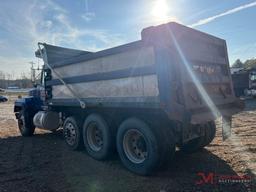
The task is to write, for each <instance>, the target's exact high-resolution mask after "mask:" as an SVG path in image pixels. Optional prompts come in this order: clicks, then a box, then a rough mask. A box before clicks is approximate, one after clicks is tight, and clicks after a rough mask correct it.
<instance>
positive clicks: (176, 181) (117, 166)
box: [0, 131, 246, 192]
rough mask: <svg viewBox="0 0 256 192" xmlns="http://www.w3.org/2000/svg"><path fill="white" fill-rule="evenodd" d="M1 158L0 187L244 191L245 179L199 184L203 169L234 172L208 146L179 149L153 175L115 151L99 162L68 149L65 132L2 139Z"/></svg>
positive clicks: (0, 188) (206, 172) (65, 189)
mask: <svg viewBox="0 0 256 192" xmlns="http://www.w3.org/2000/svg"><path fill="white" fill-rule="evenodd" d="M0 157H1V158H0V191H37V192H39V191H86V192H94V191H110V192H114V191H187V192H189V191H232V192H235V191H246V189H245V186H244V185H243V184H218V185H215V184H210V183H208V184H202V185H196V182H197V181H199V180H200V179H201V177H199V176H198V175H197V174H198V173H199V172H202V173H204V174H206V176H208V174H209V173H214V174H225V175H236V173H235V171H233V170H232V168H231V167H230V166H229V165H228V164H227V163H226V162H225V161H223V160H222V159H220V158H219V157H217V156H216V155H214V154H212V153H211V152H209V151H207V150H202V151H201V152H197V153H194V154H190V155H188V154H183V153H181V152H179V151H177V153H176V157H175V159H174V160H173V161H172V162H169V164H168V165H167V166H166V167H165V169H163V170H160V171H159V172H157V173H155V175H153V176H150V177H142V176H137V175H134V174H132V173H130V172H129V171H127V170H126V169H124V168H123V166H122V164H121V162H120V160H119V159H118V156H117V155H116V156H115V157H113V159H112V160H108V161H104V162H99V161H96V160H94V159H92V158H90V157H89V156H88V155H87V154H86V153H85V152H83V151H70V150H69V149H68V148H67V147H66V145H65V143H64V142H63V140H62V133H61V131H58V132H57V133H54V134H53V133H45V134H37V135H35V136H34V137H32V138H24V137H9V138H5V139H0Z"/></svg>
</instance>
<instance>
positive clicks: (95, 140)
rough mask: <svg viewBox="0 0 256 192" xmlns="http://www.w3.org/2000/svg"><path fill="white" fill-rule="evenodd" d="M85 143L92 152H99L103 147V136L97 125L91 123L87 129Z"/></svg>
mask: <svg viewBox="0 0 256 192" xmlns="http://www.w3.org/2000/svg"><path fill="white" fill-rule="evenodd" d="M86 137H87V142H88V145H89V147H90V148H91V149H92V150H93V151H100V150H101V149H102V147H103V134H102V131H101V130H100V129H99V127H98V125H97V124H96V123H95V122H93V123H90V124H89V125H88V127H87V132H86Z"/></svg>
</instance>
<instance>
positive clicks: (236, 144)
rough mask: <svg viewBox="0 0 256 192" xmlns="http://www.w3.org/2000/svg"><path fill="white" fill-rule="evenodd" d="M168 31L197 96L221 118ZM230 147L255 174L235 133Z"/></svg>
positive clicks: (246, 153)
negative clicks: (238, 153) (196, 90)
mask: <svg viewBox="0 0 256 192" xmlns="http://www.w3.org/2000/svg"><path fill="white" fill-rule="evenodd" d="M168 31H169V32H170V36H171V38H172V41H173V42H174V45H175V48H176V50H177V52H178V54H179V56H180V58H181V61H182V63H183V64H184V66H185V68H186V70H187V71H188V74H189V76H190V77H191V79H192V81H193V83H194V84H195V86H196V88H197V89H198V92H199V94H200V95H201V97H202V99H203V100H204V102H205V103H206V104H207V106H208V107H209V109H210V110H211V112H212V113H213V115H214V117H215V118H216V119H217V118H219V117H220V116H222V114H221V112H220V111H219V110H218V108H217V107H216V105H215V104H214V103H213V101H212V99H211V98H210V96H209V95H208V93H207V92H206V90H205V89H204V87H203V85H202V84H201V82H200V81H199V80H198V78H197V77H196V75H195V74H194V72H193V71H192V69H191V67H190V66H191V65H190V64H189V62H188V61H187V59H186V57H185V55H184V54H183V51H182V50H181V47H180V46H179V43H178V41H177V40H176V38H175V35H174V34H173V32H172V31H171V30H170V28H168ZM222 123H223V131H224V132H225V131H227V130H228V128H227V127H225V126H226V125H227V124H228V123H227V122H225V119H223V122H222ZM228 142H229V143H230V144H231V145H232V147H233V148H234V151H237V150H239V151H242V152H241V153H240V155H241V157H243V158H242V161H243V163H244V164H245V165H246V167H247V168H248V169H249V170H251V171H252V173H253V174H256V173H255V171H253V169H252V168H251V167H250V164H249V163H248V162H249V161H250V160H251V159H252V156H251V154H250V153H249V152H248V151H249V150H248V148H247V147H245V146H242V142H241V139H240V138H239V136H238V135H235V133H233V134H232V137H231V138H230V139H229V141H228Z"/></svg>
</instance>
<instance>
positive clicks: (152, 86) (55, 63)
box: [43, 23, 241, 124]
mask: <svg viewBox="0 0 256 192" xmlns="http://www.w3.org/2000/svg"><path fill="white" fill-rule="evenodd" d="M43 57H44V61H45V62H46V65H45V68H46V69H47V68H48V69H50V71H51V72H50V74H51V75H50V78H46V79H45V88H46V92H47V99H46V102H47V103H48V104H49V105H50V106H52V107H60V106H63V107H65V106H77V107H80V103H79V100H81V101H83V102H84V103H85V105H86V107H88V108H93V107H97V108H130V109H141V108H142V109H145V110H148V109H153V110H154V109H157V110H161V111H164V113H166V114H167V115H168V118H169V119H170V120H177V121H181V122H183V121H188V122H189V123H192V124H200V123H204V122H207V121H210V120H214V119H215V118H216V115H217V114H218V113H220V114H222V115H224V116H231V115H232V114H234V113H236V112H238V111H240V110H241V106H240V105H239V102H238V101H237V99H236V98H235V96H234V91H233V86H232V80H231V76H230V70H229V63H228V55H227V49H226V42H225V41H224V40H222V39H219V38H216V37H214V36H211V35H208V34H205V33H202V32H199V31H197V30H194V29H191V28H188V27H185V26H182V25H179V24H176V23H169V24H164V25H160V26H157V27H149V28H146V29H144V30H143V31H142V38H141V40H139V41H136V42H132V43H129V44H125V45H122V46H119V47H115V48H111V49H106V50H103V51H99V52H95V53H91V52H86V51H79V50H69V49H65V48H60V47H55V46H51V45H47V44H44V49H43ZM60 79H61V80H60ZM62 80H63V81H64V83H65V85H64V84H63V81H62ZM213 105H214V106H213ZM85 110H86V109H85Z"/></svg>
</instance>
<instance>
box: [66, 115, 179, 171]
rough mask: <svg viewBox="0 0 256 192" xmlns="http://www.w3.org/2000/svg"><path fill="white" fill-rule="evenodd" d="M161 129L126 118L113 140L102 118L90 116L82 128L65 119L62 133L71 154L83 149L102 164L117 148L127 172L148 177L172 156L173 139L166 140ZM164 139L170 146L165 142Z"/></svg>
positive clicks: (72, 118) (111, 131)
mask: <svg viewBox="0 0 256 192" xmlns="http://www.w3.org/2000/svg"><path fill="white" fill-rule="evenodd" d="M149 125H151V126H149ZM160 128H161V127H160ZM160 128H158V130H157V129H156V127H154V126H153V125H152V124H147V123H145V122H144V121H142V120H140V119H137V118H129V119H127V120H125V121H123V122H122V123H121V125H120V126H119V128H118V130H117V135H116V136H115V129H113V128H112V127H111V128H110V126H109V125H108V123H107V122H106V121H105V120H104V118H103V117H102V116H100V115H98V114H91V115H89V116H88V117H87V118H86V120H85V122H84V123H83V124H81V123H79V122H78V121H77V119H76V118H74V117H68V118H67V119H66V120H65V122H64V125H63V133H64V138H65V141H66V143H67V145H68V146H69V147H70V148H71V149H73V150H76V149H79V148H80V147H81V146H82V145H83V146H84V147H85V149H86V151H87V153H88V154H89V155H90V156H91V157H92V158H94V159H97V160H105V159H108V158H109V157H111V156H112V155H113V153H114V151H115V148H116V149H117V152H118V154H119V157H120V159H121V161H122V163H123V164H124V166H125V167H126V168H127V169H128V170H130V171H132V172H134V173H137V174H139V175H149V174H151V173H152V172H153V171H154V170H156V169H157V168H159V167H160V166H161V165H163V164H164V162H165V161H166V160H167V159H168V158H169V157H172V156H173V154H174V152H175V142H173V141H174V140H173V138H166V137H165V136H164V135H163V134H162V131H161V130H160ZM115 138H116V141H115ZM165 138H166V139H165ZM167 139H168V140H169V141H172V142H167ZM115 146H116V147H115Z"/></svg>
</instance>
